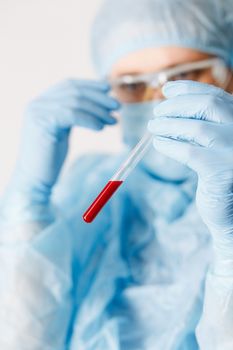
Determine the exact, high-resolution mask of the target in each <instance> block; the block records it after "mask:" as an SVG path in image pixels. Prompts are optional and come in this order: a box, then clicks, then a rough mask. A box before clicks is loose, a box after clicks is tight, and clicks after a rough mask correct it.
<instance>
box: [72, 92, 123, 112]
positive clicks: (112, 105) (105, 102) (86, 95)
mask: <svg viewBox="0 0 233 350" xmlns="http://www.w3.org/2000/svg"><path fill="white" fill-rule="evenodd" d="M76 97H77V99H78V100H79V101H80V104H81V103H82V100H83V99H87V100H89V101H92V102H95V103H97V104H98V105H100V106H102V107H105V108H107V109H110V110H117V109H119V107H120V104H119V102H118V101H117V100H115V99H114V98H113V97H111V96H109V95H107V94H106V93H103V92H100V91H96V90H91V89H87V88H83V89H80V90H79V92H77V95H76Z"/></svg>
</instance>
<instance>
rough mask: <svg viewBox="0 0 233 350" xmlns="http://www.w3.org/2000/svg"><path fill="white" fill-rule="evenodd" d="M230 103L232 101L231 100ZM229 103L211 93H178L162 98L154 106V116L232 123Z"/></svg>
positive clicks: (232, 117)
mask: <svg viewBox="0 0 233 350" xmlns="http://www.w3.org/2000/svg"><path fill="white" fill-rule="evenodd" d="M231 104H232V102H231ZM230 106H231V105H229V103H226V101H224V100H222V99H221V97H214V96H212V95H204V94H199V95H198V94H196V95H183V96H182V95H180V96H177V97H172V98H169V99H168V100H164V101H162V102H161V103H159V104H158V105H157V106H155V107H154V111H153V112H154V115H155V117H175V118H189V119H201V120H208V121H211V122H216V123H224V122H225V123H232V122H233V114H232V110H233V108H232V109H231V108H230Z"/></svg>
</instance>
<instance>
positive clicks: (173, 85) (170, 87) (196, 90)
mask: <svg viewBox="0 0 233 350" xmlns="http://www.w3.org/2000/svg"><path fill="white" fill-rule="evenodd" d="M162 92H163V95H164V96H165V97H166V98H171V97H176V96H181V95H200V94H204V95H212V96H226V97H227V98H229V97H230V96H231V95H230V94H228V93H227V92H225V91H224V90H223V89H221V88H219V87H216V86H214V85H209V84H205V83H199V82H197V81H191V80H177V81H170V82H167V83H166V84H164V86H163V88H162Z"/></svg>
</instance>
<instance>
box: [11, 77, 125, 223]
mask: <svg viewBox="0 0 233 350" xmlns="http://www.w3.org/2000/svg"><path fill="white" fill-rule="evenodd" d="M108 91H109V86H108V85H107V84H106V83H103V82H95V81H78V80H67V81H64V82H62V83H60V84H58V85H56V86H54V87H52V88H50V89H49V90H48V91H47V92H45V93H44V94H42V95H41V96H40V97H39V98H37V99H35V100H34V101H32V102H31V103H30V105H29V106H28V109H27V111H26V116H25V123H24V128H23V135H22V144H21V147H20V154H19V158H18V163H17V166H16V169H15V175H14V177H13V181H12V182H11V184H10V186H9V187H10V191H11V193H12V192H13V197H14V208H16V205H15V202H17V201H18V203H19V205H20V206H22V203H23V201H25V195H26V197H27V198H28V201H29V202H30V203H33V204H35V205H34V206H33V208H32V206H31V215H32V216H35V217H34V218H33V219H38V216H41V215H42V213H41V210H39V209H38V208H39V207H40V206H43V205H44V204H46V203H47V202H48V201H49V198H50V193H51V190H52V188H53V185H54V184H55V182H56V180H57V178H58V175H59V173H60V170H61V167H62V165H63V162H64V160H65V158H66V155H67V151H68V140H69V135H70V131H71V129H72V128H73V127H75V126H81V127H86V128H90V129H93V130H101V129H102V128H103V127H104V126H105V125H112V124H115V123H116V120H115V118H113V117H112V116H111V112H112V111H114V110H115V109H117V108H118V107H119V104H118V102H117V101H116V100H114V99H113V98H112V97H110V96H108ZM16 193H17V194H19V193H20V195H17V200H15V197H16ZM10 197H12V196H10ZM22 198H23V199H22ZM36 204H37V206H36ZM8 207H9V206H8ZM15 210H16V209H15ZM32 211H34V213H33V214H32ZM46 213H47V214H48V211H46ZM43 215H46V214H45V213H44V214H43Z"/></svg>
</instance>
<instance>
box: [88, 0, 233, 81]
mask: <svg viewBox="0 0 233 350" xmlns="http://www.w3.org/2000/svg"><path fill="white" fill-rule="evenodd" d="M91 43H92V44H91V46H92V47H91V49H92V57H93V61H94V64H95V66H96V69H97V71H98V73H100V75H102V76H105V75H107V74H108V73H109V71H110V69H111V67H112V65H113V64H114V63H115V62H117V60H119V59H120V58H121V57H123V56H125V55H127V54H129V53H131V52H134V51H138V50H140V49H144V48H150V47H162V46H178V47H186V48H191V49H196V50H198V51H202V52H205V53H209V54H213V55H215V56H218V57H221V58H223V59H224V60H225V61H226V63H227V64H228V65H229V66H233V0H105V1H104V3H103V5H102V7H101V8H100V10H99V13H98V14H97V16H96V19H95V21H94V24H93V28H92V40H91Z"/></svg>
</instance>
